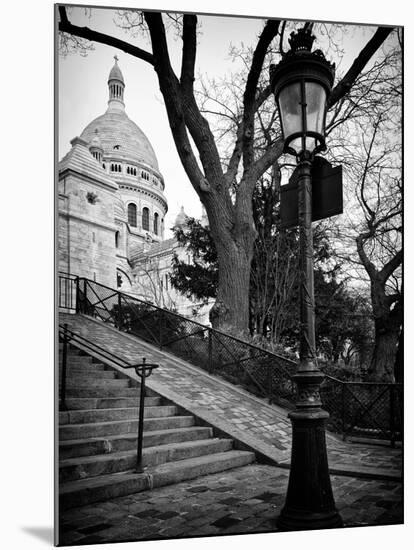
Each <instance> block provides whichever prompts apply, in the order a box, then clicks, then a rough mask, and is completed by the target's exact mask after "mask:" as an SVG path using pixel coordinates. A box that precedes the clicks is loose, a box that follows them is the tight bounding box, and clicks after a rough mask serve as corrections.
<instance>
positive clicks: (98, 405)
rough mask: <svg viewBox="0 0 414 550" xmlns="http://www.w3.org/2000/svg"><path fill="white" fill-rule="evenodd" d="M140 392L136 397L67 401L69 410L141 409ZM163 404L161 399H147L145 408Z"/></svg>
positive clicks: (72, 399) (73, 399)
mask: <svg viewBox="0 0 414 550" xmlns="http://www.w3.org/2000/svg"><path fill="white" fill-rule="evenodd" d="M138 395H139V392H138V391H136V397H107V398H103V399H97V398H93V397H91V398H88V397H78V398H76V397H70V398H68V399H66V406H67V408H68V410H75V411H79V410H88V409H89V410H90V409H112V408H114V409H120V408H125V407H139V401H140V400H139V398H138ZM161 402H162V399H161V397H146V398H145V406H147V407H156V406H158V405H160V404H161Z"/></svg>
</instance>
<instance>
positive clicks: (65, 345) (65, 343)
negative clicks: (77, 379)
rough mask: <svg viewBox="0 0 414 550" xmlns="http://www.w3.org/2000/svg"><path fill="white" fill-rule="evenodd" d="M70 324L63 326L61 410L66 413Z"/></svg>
mask: <svg viewBox="0 0 414 550" xmlns="http://www.w3.org/2000/svg"><path fill="white" fill-rule="evenodd" d="M67 331H68V324H67V323H65V324H64V325H63V352H62V384H61V387H60V401H61V407H60V408H61V410H63V411H66V410H67V406H66V369H67V355H68V333H67Z"/></svg>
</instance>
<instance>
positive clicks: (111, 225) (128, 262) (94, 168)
mask: <svg viewBox="0 0 414 550" xmlns="http://www.w3.org/2000/svg"><path fill="white" fill-rule="evenodd" d="M124 89H125V82H124V78H123V75H122V72H121V70H120V68H119V66H118V63H117V58H115V64H114V66H113V68H112V70H111V72H110V74H109V78H108V90H109V101H108V108H107V110H106V112H105V113H104V114H103V115H101V116H99V117H97V118H96V119H94V120H93V121H92V122H91V123H90V124H88V125H87V127H86V128H85V129H84V130H83V131H82V133H81V135H80V137H76V138H74V139H73V140H72V142H71V145H72V149H71V150H70V151H69V153H68V154H67V155H65V157H63V159H62V160H61V161H60V162H59V166H58V172H59V177H58V197H59V198H58V213H59V222H58V268H59V271H61V272H66V273H71V274H74V275H79V276H82V277H87V278H90V279H92V280H96V281H97V282H99V283H102V284H104V285H107V286H110V287H113V288H116V287H118V288H120V289H121V290H124V291H125V292H129V293H131V294H134V295H135V296H137V297H139V298H142V299H144V300H147V301H150V302H152V303H154V304H156V305H159V306H161V307H167V308H173V309H176V310H177V311H178V312H179V313H181V314H183V315H186V316H190V317H194V316H196V317H197V319H198V320H201V321H202V322H208V315H207V314H208V309H209V308H205V307H204V308H203V307H198V305H197V304H195V303H193V302H192V301H191V300H189V299H187V298H186V297H184V296H183V295H181V294H180V293H178V292H176V291H175V290H174V289H172V288H171V283H170V281H169V272H170V268H171V260H172V257H173V255H174V254H177V255H178V256H180V257H181V258H182V257H185V251H184V250H182V249H181V248H180V247H179V246H178V243H177V242H176V241H175V239H168V240H164V231H165V227H164V218H165V215H166V213H167V210H168V205H167V200H166V198H165V195H164V187H165V184H164V178H163V176H162V174H161V172H160V171H159V167H158V160H157V158H156V155H155V152H154V150H153V148H152V146H151V144H150V142H149V140H148V138H147V137H146V136H145V134H144V133H143V131H142V130H141V129H140V128H139V127H138V126H137V125H136V124H135V123H134V122H133V121H132V120H130V119H129V117H128V116H127V114H126V112H125V103H124ZM185 219H186V215H185V213H184V210H183V209H182V211H181V212H180V214H179V215H178V216H177V220H176V223H177V224H180V225H182V224H183V223H185Z"/></svg>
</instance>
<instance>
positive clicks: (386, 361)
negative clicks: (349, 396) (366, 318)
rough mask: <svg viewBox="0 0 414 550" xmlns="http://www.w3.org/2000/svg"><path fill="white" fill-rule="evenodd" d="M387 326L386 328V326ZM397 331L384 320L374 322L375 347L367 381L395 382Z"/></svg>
mask: <svg viewBox="0 0 414 550" xmlns="http://www.w3.org/2000/svg"><path fill="white" fill-rule="evenodd" d="M387 325H388V326H387ZM398 336H399V329H396V328H391V327H390V326H389V322H388V323H387V322H386V323H384V319H376V320H375V345H374V350H373V353H372V358H371V364H370V367H369V369H368V376H367V380H369V381H375V382H395V378H394V364H395V357H396V352H397V345H398Z"/></svg>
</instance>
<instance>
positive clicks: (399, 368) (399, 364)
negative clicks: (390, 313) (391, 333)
mask: <svg viewBox="0 0 414 550" xmlns="http://www.w3.org/2000/svg"><path fill="white" fill-rule="evenodd" d="M394 376H395V381H396V382H398V383H399V384H402V383H403V382H404V330H403V329H401V331H400V336H399V337H398V349H397V355H396V357H395V365H394Z"/></svg>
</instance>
